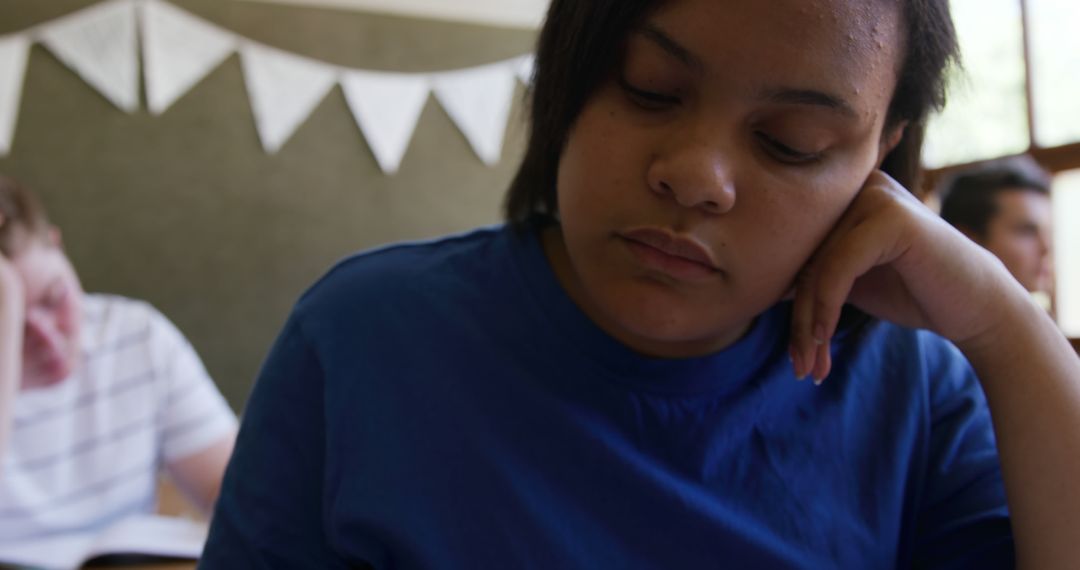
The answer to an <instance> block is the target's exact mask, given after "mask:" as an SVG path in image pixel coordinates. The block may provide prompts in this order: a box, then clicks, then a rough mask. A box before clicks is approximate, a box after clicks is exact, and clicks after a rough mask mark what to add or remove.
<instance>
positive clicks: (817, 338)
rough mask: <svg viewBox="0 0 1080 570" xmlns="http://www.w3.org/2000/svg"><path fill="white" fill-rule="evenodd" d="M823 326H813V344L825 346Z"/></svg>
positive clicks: (819, 324)
mask: <svg viewBox="0 0 1080 570" xmlns="http://www.w3.org/2000/svg"><path fill="white" fill-rule="evenodd" d="M826 340H827V339H826V337H825V325H823V324H821V323H818V324H816V325H814V342H815V343H817V344H825V341H826Z"/></svg>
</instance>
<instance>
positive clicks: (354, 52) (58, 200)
mask: <svg viewBox="0 0 1080 570" xmlns="http://www.w3.org/2000/svg"><path fill="white" fill-rule="evenodd" d="M93 3H94V2H92V1H89V0H49V1H48V2H42V1H41V0H0V35H3V34H6V33H10V32H15V31H19V30H23V29H25V28H27V27H29V26H32V25H34V24H36V23H39V22H44V21H47V20H49V19H52V18H54V17H57V16H60V15H62V14H64V13H67V12H71V11H73V10H76V9H79V8H82V7H85V6H88V5H91V4H93ZM173 3H174V4H175V5H177V6H179V7H181V8H184V9H186V10H188V11H190V12H192V13H194V14H196V15H198V16H200V17H202V18H205V19H207V20H209V21H211V22H214V23H215V24H217V25H219V26H221V27H224V28H227V29H229V30H232V31H234V32H236V33H238V34H240V35H243V36H246V37H248V38H251V39H254V40H256V41H259V42H262V43H265V44H268V45H271V46H274V47H277V48H280V49H284V50H288V51H292V52H294V53H298V54H302V55H305V56H309V57H313V58H317V59H320V60H323V61H327V62H331V63H334V64H338V65H343V66H348V67H354V68H365V69H384V70H395V71H432V70H443V69H457V68H462V67H468V66H472V65H478V64H483V63H488V62H494V61H499V60H503V59H506V58H509V57H513V56H517V55H520V54H524V53H528V52H529V51H531V49H532V44H533V42H534V40H535V32H531V31H523V30H514V29H499V28H491V27H483V26H474V25H467V24H455V23H447V22H436V21H427V20H419V19H410V18H404V17H394V16H385V15H374V14H364V13H358V12H347V11H339V10H331V9H318V8H306V7H295V6H281V5H274V4H261V3H249V2H236V1H226V0H174V2H173ZM521 96H522V92H521V89H520V87H519V91H518V101H516V102H515V108H514V112H513V113H512V117H511V121H510V125H509V127H508V131H507V139H506V146H505V148H504V153H503V160H502V162H501V163H500V164H499V165H497V166H496V167H486V166H484V165H483V164H482V163H481V162H480V160H479V159H478V158H476V156H475V155H474V154H473V153H472V151H471V149H470V148H469V146H468V143H467V142H466V141H465V138H464V137H463V136H462V135H461V133H460V132H459V131H458V130H457V128H456V127H455V126H454V125H453V124H452V123H451V121H450V119H449V118H448V116H447V115H446V113H445V112H444V111H443V109H442V108H441V107H440V106H438V104H436V103H435V102H434V99H431V100H429V101H428V104H427V107H426V108H425V110H424V112H423V115H422V117H421V119H420V123H419V126H418V127H417V130H416V134H415V135H414V137H413V141H412V144H411V146H410V148H409V151H408V153H407V154H406V156H405V158H404V161H403V163H402V165H401V170H400V172H399V173H398V174H396V175H394V176H386V175H384V174H382V173H381V172H380V171H379V169H378V167H377V165H376V163H375V160H374V158H373V157H372V155H371V152H370V151H369V150H368V148H367V146H366V143H365V142H364V140H363V138H362V137H361V135H360V132H359V130H358V128H357V126H356V124H355V122H354V121H353V119H352V116H351V115H350V114H349V111H348V109H347V107H346V104H345V100H344V97H343V95H342V93H341V90H340V88H335V89H334V90H333V91H332V92H331V94H330V95H329V96H328V97H327V98H326V99H325V100H324V101H323V102H322V104H321V105H320V106H319V107H318V108H317V109H316V110H315V112H314V113H313V114H312V115H311V117H310V118H309V119H308V120H307V121H306V122H305V123H304V124H303V125H302V126H301V127H300V129H299V131H298V132H297V133H296V134H295V135H294V136H293V137H292V139H291V140H289V142H287V143H286V144H285V146H284V148H282V150H281V151H280V152H279V153H278V154H277V155H274V156H271V155H267V154H266V153H265V152H264V151H263V150H262V148H261V146H260V145H259V141H258V136H257V134H256V130H255V125H254V121H253V119H252V113H251V109H250V105H249V102H248V97H247V94H246V91H245V87H244V84H243V78H242V76H241V69H240V63H239V59H238V57H237V56H236V55H233V56H231V57H230V58H229V59H228V60H226V61H225V63H224V64H223V65H221V66H220V67H219V68H217V69H216V70H215V71H213V72H212V73H211V74H210V75H209V76H208V77H207V78H206V79H205V80H203V82H202V83H200V84H199V85H197V86H196V87H195V88H194V89H193V90H192V91H190V92H189V93H188V94H187V95H185V96H184V97H183V98H182V99H180V100H179V101H178V102H177V103H176V104H175V105H174V106H173V107H172V108H170V109H169V110H168V111H167V112H166V113H165V114H163V115H161V116H159V117H154V116H151V115H150V114H149V113H148V112H147V111H146V110H145V104H144V105H143V110H141V111H139V112H138V113H135V114H133V115H129V114H126V113H124V112H122V111H120V110H119V109H117V108H115V107H114V106H112V105H111V104H110V103H109V102H107V101H106V100H105V99H104V98H103V97H102V96H101V95H99V94H98V93H97V92H96V91H95V90H94V89H93V88H91V87H90V86H89V85H87V84H86V83H85V82H84V81H83V80H82V79H80V78H78V77H77V76H76V75H75V73H74V72H72V71H71V70H69V69H68V68H66V67H65V66H64V65H62V64H61V63H60V62H59V61H58V60H57V59H56V58H55V57H54V56H53V55H52V54H51V53H49V52H47V51H46V50H45V49H43V48H42V47H40V46H35V47H34V48H33V50H32V52H31V54H30V59H29V63H28V69H27V75H26V85H25V88H24V91H23V99H22V109H21V111H20V114H19V119H18V127H17V131H16V134H15V139H14V142H13V148H12V151H11V152H10V154H9V155H8V156H7V157H0V173H5V174H8V175H11V176H14V177H16V178H18V179H20V180H22V181H23V182H24V183H26V184H27V185H29V186H31V187H32V188H34V189H35V190H36V191H37V192H38V193H39V194H40V195H41V196H42V198H43V200H44V201H45V203H46V206H47V208H48V209H49V211H50V213H51V215H52V217H53V219H54V221H55V222H56V223H57V224H58V225H59V226H60V227H61V228H62V230H63V234H64V239H65V243H66V246H67V249H68V253H69V255H70V257H71V259H72V261H73V262H74V264H75V266H76V269H77V270H78V272H79V274H80V275H81V277H82V280H83V284H84V286H85V288H86V289H87V290H88V291H104V292H111V293H119V294H123V295H129V296H133V297H138V298H143V299H146V300H148V301H150V302H152V303H153V304H154V305H155V306H157V307H158V308H159V309H161V310H162V311H163V312H164V313H165V314H166V315H168V316H169V317H170V318H171V319H172V320H173V321H174V322H175V323H176V324H177V325H178V326H179V327H180V329H181V330H183V331H184V332H185V333H186V334H187V336H188V338H189V339H190V340H191V341H192V343H193V344H194V345H195V347H196V349H197V350H198V351H199V353H200V354H201V355H202V357H203V360H204V362H205V363H206V365H207V368H208V369H209V371H210V373H211V375H212V376H213V377H214V378H215V379H216V380H217V382H218V384H219V385H220V386H221V389H222V392H223V393H224V394H225V396H226V397H227V398H228V400H229V401H230V403H231V404H232V405H233V407H234V408H236V409H237V410H239V409H241V407H242V405H243V402H244V400H245V398H246V396H247V394H248V392H249V390H250V387H251V384H252V381H253V379H254V377H255V375H256V373H257V370H258V367H259V365H260V363H261V361H262V359H263V358H264V356H265V354H266V351H267V350H268V348H269V346H270V344H271V343H272V342H273V339H274V338H275V336H276V334H277V332H278V330H279V329H280V327H281V325H282V324H283V322H284V320H285V318H286V316H287V314H288V311H289V309H290V307H291V306H292V304H293V303H294V301H295V300H296V298H297V297H298V295H300V294H301V293H302V292H303V290H304V289H305V288H306V287H307V286H308V285H310V284H311V283H312V282H313V281H314V280H315V279H317V278H318V277H319V276H320V275H321V274H322V273H323V272H325V271H326V270H327V269H328V268H329V266H331V264H333V263H334V261H335V260H337V259H340V258H341V257H342V256H345V255H347V254H349V253H350V252H353V251H355V250H358V249H363V248H368V247H372V246H375V245H378V244H382V243H386V242H391V241H397V240H403V239H415V238H424V237H429V236H436V235H440V234H444V233H447V232H455V231H460V230H465V229H467V228H470V227H474V226H476V225H480V224H488V223H493V222H496V221H497V220H498V219H499V211H498V209H499V205H500V202H501V198H502V194H503V191H504V189H505V187H506V185H507V183H508V182H509V180H510V178H511V177H512V175H513V172H514V169H515V167H516V164H517V162H518V160H519V158H520V156H521V154H522V149H523V139H524V128H523V124H522V120H521V118H522V112H523V109H522V108H521V105H520V98H521Z"/></svg>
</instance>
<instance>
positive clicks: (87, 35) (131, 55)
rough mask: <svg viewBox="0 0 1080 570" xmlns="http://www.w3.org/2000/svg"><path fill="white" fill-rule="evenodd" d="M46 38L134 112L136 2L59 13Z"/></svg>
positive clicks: (126, 0)
mask: <svg viewBox="0 0 1080 570" xmlns="http://www.w3.org/2000/svg"><path fill="white" fill-rule="evenodd" d="M38 33H39V36H40V39H41V42H42V43H43V44H45V47H47V48H49V50H50V51H52V52H53V54H55V55H56V57H57V58H59V59H60V61H62V62H63V63H64V64H65V65H67V66H68V67H70V68H71V69H73V70H74V71H75V72H76V73H78V74H79V76H80V77H82V78H83V80H85V81H86V82H87V83H89V84H90V85H91V86H93V87H94V88H95V89H97V90H98V91H99V92H100V93H101V94H102V95H104V96H105V98H106V99H108V100H109V101H111V102H112V103H113V104H114V105H116V106H117V107H119V108H121V109H123V110H124V111H127V112H129V113H132V112H134V111H135V110H137V109H138V108H139V57H138V45H137V40H136V38H135V36H136V33H135V5H134V4H133V3H132V2H131V0H111V1H109V2H103V3H101V4H96V5H94V6H91V7H89V8H86V9H85V10H80V11H78V12H75V13H73V14H69V15H67V16H63V17H61V18H57V19H56V20H53V21H51V22H49V23H48V24H47V25H45V26H44V27H42V28H41V29H40V30H39V32H38Z"/></svg>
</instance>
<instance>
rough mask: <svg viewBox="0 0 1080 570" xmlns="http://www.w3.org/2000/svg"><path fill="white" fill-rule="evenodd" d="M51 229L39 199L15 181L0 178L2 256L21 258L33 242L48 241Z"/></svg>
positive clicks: (0, 238)
mask: <svg viewBox="0 0 1080 570" xmlns="http://www.w3.org/2000/svg"><path fill="white" fill-rule="evenodd" d="M50 227H52V226H51V224H50V223H49V218H48V216H46V214H45V208H43V207H42V205H41V202H40V201H38V199H37V197H36V196H34V195H33V194H32V193H31V192H30V191H29V190H27V189H26V187H24V186H23V185H21V184H19V183H18V182H17V181H15V180H14V179H13V178H8V177H7V176H3V175H0V253H3V255H4V256H5V257H8V258H11V257H14V256H17V255H18V254H20V253H22V252H23V251H24V250H25V249H26V247H27V246H28V245H29V244H30V243H31V241H30V240H31V239H39V240H43V241H44V240H47V239H48V236H49V228H50Z"/></svg>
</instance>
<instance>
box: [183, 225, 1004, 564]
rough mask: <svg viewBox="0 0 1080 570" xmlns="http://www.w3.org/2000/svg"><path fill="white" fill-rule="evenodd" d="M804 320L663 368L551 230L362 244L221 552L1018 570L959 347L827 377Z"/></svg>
mask: <svg viewBox="0 0 1080 570" xmlns="http://www.w3.org/2000/svg"><path fill="white" fill-rule="evenodd" d="M789 315H790V305H789V304H786V303H782V304H780V305H777V306H776V307H774V308H772V309H770V310H769V311H767V312H765V313H764V314H762V315H761V316H760V317H759V318H758V319H757V320H756V321H755V324H754V325H753V326H752V328H751V330H750V331H749V332H748V333H747V334H746V335H745V337H743V338H742V339H741V340H739V341H738V342H737V343H735V344H734V345H732V346H730V347H729V348H727V349H725V350H723V351H721V352H719V353H717V354H714V355H711V356H706V357H701V358H691V359H683V360H664V359H653V358H647V357H643V356H641V355H638V354H636V353H634V352H633V351H631V350H630V349H628V348H627V347H625V346H623V345H621V344H620V343H618V342H617V341H615V340H614V339H612V338H611V337H609V336H608V335H606V334H605V333H604V332H603V331H601V330H600V329H599V328H598V327H597V326H596V325H595V324H593V323H592V322H591V321H590V320H589V319H588V318H587V317H586V316H585V315H584V314H583V313H582V312H581V311H580V310H579V309H578V308H577V307H576V305H575V304H574V303H573V302H572V301H571V300H570V298H569V297H568V296H567V295H566V293H565V292H564V291H563V289H562V288H561V286H560V285H559V283H558V281H557V280H556V278H555V276H554V274H553V272H552V270H551V268H550V266H549V264H548V262H547V260H546V258H545V256H544V253H543V250H542V248H541V246H540V243H539V240H538V237H537V236H536V235H535V233H532V232H525V233H516V232H514V231H513V230H511V229H509V228H494V229H484V230H478V231H475V232H473V233H469V234H466V235H463V236H457V237H451V238H446V239H442V240H438V241H434V242H428V243H421V244H411V245H401V246H394V247H390V248H386V249H382V250H378V251H374V252H370V253H365V254H360V255H357V256H354V257H352V258H350V259H348V260H346V261H344V262H342V263H340V264H339V265H338V266H337V267H335V268H334V269H333V270H332V271H331V272H330V273H329V274H328V275H327V276H326V277H324V278H323V279H322V280H321V281H319V282H318V283H317V284H316V285H315V286H314V287H313V288H312V289H311V290H310V291H309V292H308V293H307V294H305V295H304V297H303V298H302V299H301V300H300V302H299V303H298V304H297V306H296V308H295V310H294V312H293V314H292V316H291V317H290V319H289V321H288V323H287V324H286V326H285V329H284V331H283V332H282V333H281V336H280V337H279V339H278V340H277V343H276V344H275V346H274V348H273V350H272V352H271V353H270V356H269V357H268V359H267V361H266V363H265V364H264V366H263V369H262V372H261V375H260V377H259V379H258V381H257V383H256V386H255V389H254V392H253V393H252V395H251V399H250V401H249V402H248V405H247V409H246V413H245V414H244V418H243V423H242V427H241V430H240V435H239V441H238V443H237V448H236V452H235V454H234V455H233V458H232V461H231V463H230V465H229V468H228V472H227V474H226V477H225V482H224V488H223V491H222V495H221V498H220V500H219V501H218V505H217V510H216V513H215V515H214V518H213V525H212V529H211V534H210V539H209V542H208V543H207V546H206V551H205V553H204V558H203V560H202V562H201V567H203V568H210V569H216V568H222V569H230V570H231V569H237V568H346V567H357V566H363V565H364V564H369V565H370V566H372V567H374V568H378V569H390V568H393V569H413V568H432V569H440V570H454V569H478V568H479V569H509V568H513V569H524V568H544V569H550V568H559V569H563V568H565V569H577V568H589V569H637V568H641V569H645V568H648V569H675V568H677V569H690V568H717V567H737V568H743V567H745V568H789V567H790V568H860V569H862V568H892V567H897V568H908V567H932V568H939V567H941V568H943V567H956V568H967V567H977V568H980V569H981V568H993V567H1011V566H1012V564H1013V554H1012V552H1013V551H1012V548H1013V547H1012V539H1011V533H1010V527H1009V521H1008V511H1007V508H1006V504H1005V497H1004V491H1003V485H1002V481H1001V475H1000V469H999V465H998V460H997V453H996V449H995V445H994V438H993V432H992V429H991V425H990V417H989V413H988V410H987V408H986V403H985V399H984V396H983V394H982V392H981V390H980V388H979V385H978V383H977V380H976V378H975V376H974V375H973V373H972V371H971V369H970V367H969V365H968V364H967V362H966V361H965V360H964V358H963V357H962V355H961V354H960V353H959V352H958V351H957V350H956V349H955V348H954V347H953V346H952V345H951V344H949V343H947V342H945V341H943V340H942V339H940V338H938V337H936V336H934V335H932V334H929V333H926V332H917V331H912V330H907V329H903V328H899V327H896V326H893V325H890V324H887V323H882V322H871V323H869V324H867V325H865V326H863V327H861V328H858V329H856V330H854V331H853V332H850V333H849V334H846V335H842V336H840V337H838V338H837V339H836V342H835V343H834V347H833V358H834V363H835V364H834V369H833V372H832V374H831V375H830V377H829V379H828V381H827V382H826V383H825V384H824V385H823V386H821V387H815V386H814V385H813V384H812V383H810V382H797V381H796V380H795V378H794V375H793V372H792V367H791V364H790V362H789V361H788V358H787V350H786V347H787V333H788V321H789V318H790V317H789Z"/></svg>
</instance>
